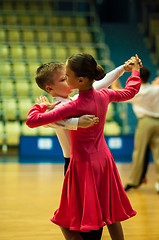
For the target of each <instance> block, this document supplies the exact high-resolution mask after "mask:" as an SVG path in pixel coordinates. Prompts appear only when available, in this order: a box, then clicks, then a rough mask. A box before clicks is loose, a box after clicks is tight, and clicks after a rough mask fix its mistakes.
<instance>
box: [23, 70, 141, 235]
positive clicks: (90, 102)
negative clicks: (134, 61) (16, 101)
mask: <svg viewBox="0 0 159 240" xmlns="http://www.w3.org/2000/svg"><path fill="white" fill-rule="evenodd" d="M140 84H141V82H140V78H139V72H137V71H133V72H132V74H131V77H129V79H128V80H127V83H126V87H125V88H124V90H120V91H115V90H112V89H102V90H99V91H96V90H94V89H92V90H88V91H80V92H79V97H78V99H77V100H75V101H72V102H70V103H67V104H65V105H64V106H62V107H61V108H58V109H55V110H53V111H50V112H46V113H45V111H46V106H45V105H42V104H41V105H34V106H33V107H32V109H31V110H30V112H29V114H28V117H27V125H28V126H29V127H36V126H40V125H44V124H47V123H50V122H54V121H59V120H61V119H64V118H68V117H73V116H74V117H79V116H81V115H83V114H93V115H96V116H98V117H99V123H98V124H97V125H94V126H92V127H89V128H86V129H82V128H78V130H77V131H73V130H72V131H70V140H71V160H70V164H69V167H68V170H67V173H66V176H65V178H64V183H63V188H62V194H61V200H60V205H59V208H58V209H57V210H56V211H55V213H54V216H53V218H52V219H51V221H52V222H53V223H55V224H57V225H59V226H62V227H64V228H69V229H70V230H75V231H82V232H88V231H90V230H97V229H99V228H101V227H103V226H104V225H105V224H106V223H107V224H112V223H115V222H120V221H123V220H126V219H128V218H130V217H132V216H134V215H136V211H135V210H133V209H132V207H131V204H130V202H129V200H128V197H127V195H126V193H125V190H124V188H123V186H122V183H121V180H120V177H119V174H118V170H117V167H116V165H115V162H114V159H113V156H112V154H111V152H110V150H109V148H108V146H107V144H106V142H105V139H104V134H103V129H104V123H105V117H106V112H107V107H108V104H109V102H119V101H126V100H128V99H131V98H132V97H134V95H135V94H136V93H137V92H138V91H139V89H140Z"/></svg>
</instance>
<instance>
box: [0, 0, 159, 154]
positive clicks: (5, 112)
mask: <svg viewBox="0 0 159 240" xmlns="http://www.w3.org/2000/svg"><path fill="white" fill-rule="evenodd" d="M77 52H88V53H90V54H91V55H93V56H94V57H95V59H96V60H97V62H98V63H99V64H101V65H102V66H103V67H104V69H105V71H106V72H109V71H111V70H113V69H114V68H115V67H118V66H119V65H122V64H123V63H124V62H125V61H126V60H127V59H129V58H130V57H131V56H134V55H135V54H136V53H137V54H138V55H139V57H140V58H141V59H142V62H143V65H144V66H145V67H148V68H149V69H150V71H151V81H152V80H153V79H154V78H155V77H156V76H157V75H159V1H158V0H150V1H149V0H140V1H137V0H121V1H116V0H70V1H68V0H45V1H42V0H1V1H0V136H1V137H0V151H1V153H2V154H3V153H5V154H6V153H16V154H17V153H18V152H19V148H20V145H21V141H22V143H23V141H24V138H23V137H24V136H26V137H29V140H28V141H30V142H31V141H32V140H31V139H35V137H39V136H41V137H44V138H46V137H48V136H50V137H51V136H55V130H54V129H51V128H50V129H46V128H43V127H39V128H35V129H29V128H28V127H27V126H26V124H25V121H26V116H27V113H28V111H29V109H30V108H31V106H32V105H33V104H34V103H35V102H36V98H37V97H38V96H39V95H41V94H45V95H46V93H44V92H42V90H40V89H39V88H38V87H37V86H36V83H35V80H34V74H35V71H36V69H37V67H38V66H39V65H41V64H42V63H46V62H50V61H54V60H58V61H62V62H65V60H66V59H67V57H69V56H70V55H72V54H74V53H77ZM129 76H130V73H125V74H124V75H123V76H122V77H121V79H120V80H121V84H122V86H123V87H124V85H125V82H126V80H127V78H128V77H129ZM136 123H137V119H136V117H135V115H134V113H133V111H132V107H131V104H129V103H118V104H115V103H111V104H110V105H109V110H108V114H107V119H106V124H105V129H104V133H105V135H106V136H133V134H134V131H135V127H136ZM55 137H56V136H55ZM23 144H24V143H23ZM27 144H28V142H25V145H24V146H23V148H25V149H26V151H27V152H29V151H30V149H29V148H28V147H29V145H27Z"/></svg>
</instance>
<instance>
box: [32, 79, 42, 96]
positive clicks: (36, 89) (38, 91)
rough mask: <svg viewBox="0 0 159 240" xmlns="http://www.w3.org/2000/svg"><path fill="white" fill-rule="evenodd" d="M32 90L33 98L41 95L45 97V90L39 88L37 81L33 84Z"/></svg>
mask: <svg viewBox="0 0 159 240" xmlns="http://www.w3.org/2000/svg"><path fill="white" fill-rule="evenodd" d="M30 89H31V92H32V96H33V97H35V98H37V97H39V96H40V95H44V90H42V89H41V88H39V87H38V85H37V84H36V82H35V80H34V81H32V82H31V86H30Z"/></svg>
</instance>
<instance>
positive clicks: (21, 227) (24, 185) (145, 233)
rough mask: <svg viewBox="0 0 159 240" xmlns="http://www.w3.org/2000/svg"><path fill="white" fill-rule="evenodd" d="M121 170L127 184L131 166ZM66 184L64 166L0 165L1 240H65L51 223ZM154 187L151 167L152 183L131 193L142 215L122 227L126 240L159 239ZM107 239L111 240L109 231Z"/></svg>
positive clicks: (105, 234) (158, 206) (157, 196)
mask: <svg viewBox="0 0 159 240" xmlns="http://www.w3.org/2000/svg"><path fill="white" fill-rule="evenodd" d="M117 166H118V169H119V173H120V175H121V179H122V182H123V184H125V183H126V179H127V177H128V174H129V171H130V165H129V164H117ZM62 181H63V165H61V164H35V165H33V164H28V165H27V164H24V165H23V164H19V163H17V162H13V163H12V162H9V163H7V162H5V163H2V162H0V240H63V239H64V238H63V236H62V234H61V232H60V229H59V227H58V226H56V225H54V224H53V223H51V222H50V220H49V219H50V218H51V217H52V216H53V212H54V210H56V208H57V207H58V205H59V198H60V193H61V186H62ZM154 184H155V172H154V166H153V164H151V165H150V166H149V172H148V183H147V184H145V185H143V186H141V187H140V188H139V189H136V190H131V191H130V192H129V193H128V197H129V199H130V201H131V204H132V205H133V207H134V209H135V210H136V211H137V212H138V214H137V215H136V216H135V217H133V218H131V219H129V220H127V221H125V222H123V223H122V225H123V229H124V233H125V239H126V240H158V239H159V194H157V193H156V191H155V188H154ZM104 239H110V237H109V234H108V232H107V228H106V227H104V232H103V236H102V240H104Z"/></svg>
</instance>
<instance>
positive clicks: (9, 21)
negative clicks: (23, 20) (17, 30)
mask: <svg viewBox="0 0 159 240" xmlns="http://www.w3.org/2000/svg"><path fill="white" fill-rule="evenodd" d="M5 23H6V25H12V26H16V25H17V16H16V15H6V17H5Z"/></svg>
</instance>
